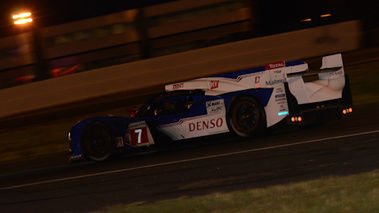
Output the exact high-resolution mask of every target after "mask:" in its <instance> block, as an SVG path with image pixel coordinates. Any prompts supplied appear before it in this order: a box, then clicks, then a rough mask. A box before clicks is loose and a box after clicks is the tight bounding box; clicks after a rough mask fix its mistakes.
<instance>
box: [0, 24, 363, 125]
mask: <svg viewBox="0 0 379 213" xmlns="http://www.w3.org/2000/svg"><path fill="white" fill-rule="evenodd" d="M360 25H361V24H360V21H349V22H343V23H338V24H333V25H327V26H322V27H316V28H311V29H306V30H300V31H294V32H288V33H283V34H277V35H272V36H267V37H261V38H255V39H250V40H244V41H239V42H233V43H227V44H224V45H219V46H214V47H209V48H204V49H198V50H193V51H188V52H183V53H178V54H173V55H167V56H162V57H157V58H153V59H148V60H142V61H136V62H131V63H126V64H121V65H115V66H110V67H105V68H100V69H96V70H92V71H90V72H83V73H78V74H74V75H68V76H63V77H60V78H54V79H49V80H44V81H40V82H36V83H30V84H26V85H22V86H18V87H12V88H7V89H3V90H0V97H1V101H0V102H1V105H0V109H1V110H0V119H2V118H5V117H10V116H14V115H17V114H20V113H27V112H30V111H35V110H42V109H45V108H51V107H55V106H61V105H67V104H75V103H77V102H82V101H85V100H88V99H93V98H96V97H101V96H109V95H112V94H118V93H127V92H129V91H136V90H142V89H144V88H149V87H154V86H159V85H164V84H168V83H173V82H178V81H184V80H188V79H192V78H197V77H203V76H209V75H214V74H219V73H226V72H231V71H236V70H241V69H247V68H252V67H258V66H262V65H264V64H267V63H270V62H273V61H279V60H286V61H291V60H297V59H302V58H309V57H315V56H321V55H327V54H332V53H336V52H345V51H351V50H355V49H358V48H360V45H361V42H360V41H361V35H362V32H361V26H360Z"/></svg>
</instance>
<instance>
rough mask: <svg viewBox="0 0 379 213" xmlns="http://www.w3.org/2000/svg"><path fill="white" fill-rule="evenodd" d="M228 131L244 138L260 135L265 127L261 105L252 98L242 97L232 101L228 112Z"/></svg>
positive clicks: (264, 117)
mask: <svg viewBox="0 0 379 213" xmlns="http://www.w3.org/2000/svg"><path fill="white" fill-rule="evenodd" d="M227 123H228V127H229V130H230V131H231V132H232V133H234V134H236V135H238V136H240V137H244V138H251V137H254V136H258V135H260V134H262V133H263V132H264V130H265V126H266V116H265V112H264V109H263V107H262V106H261V104H260V103H259V102H258V101H256V100H255V99H254V98H253V97H249V96H244V97H240V98H237V99H236V100H234V101H233V102H232V103H231V105H230V107H229V110H228V114H227Z"/></svg>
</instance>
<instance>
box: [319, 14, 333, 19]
mask: <svg viewBox="0 0 379 213" xmlns="http://www.w3.org/2000/svg"><path fill="white" fill-rule="evenodd" d="M330 16H332V14H329V13H328V14H323V15H321V16H320V17H321V18H326V17H330Z"/></svg>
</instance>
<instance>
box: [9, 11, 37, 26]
mask: <svg viewBox="0 0 379 213" xmlns="http://www.w3.org/2000/svg"><path fill="white" fill-rule="evenodd" d="M31 16H32V13H31V12H25V13H20V14H17V15H13V16H12V18H13V19H14V20H15V21H14V24H17V25H19V24H26V23H30V22H32V21H33V19H32V17H31Z"/></svg>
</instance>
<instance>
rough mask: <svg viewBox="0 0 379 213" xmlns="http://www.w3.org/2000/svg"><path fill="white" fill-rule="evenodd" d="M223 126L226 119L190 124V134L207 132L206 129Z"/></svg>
mask: <svg viewBox="0 0 379 213" xmlns="http://www.w3.org/2000/svg"><path fill="white" fill-rule="evenodd" d="M223 124H224V119H222V118H214V119H209V120H204V121H197V122H193V123H189V124H188V128H189V131H190V132H193V131H202V130H206V129H214V128H219V127H222V125H223Z"/></svg>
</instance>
